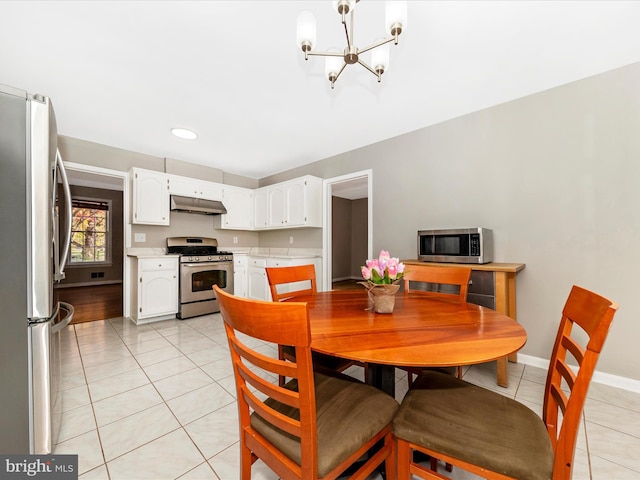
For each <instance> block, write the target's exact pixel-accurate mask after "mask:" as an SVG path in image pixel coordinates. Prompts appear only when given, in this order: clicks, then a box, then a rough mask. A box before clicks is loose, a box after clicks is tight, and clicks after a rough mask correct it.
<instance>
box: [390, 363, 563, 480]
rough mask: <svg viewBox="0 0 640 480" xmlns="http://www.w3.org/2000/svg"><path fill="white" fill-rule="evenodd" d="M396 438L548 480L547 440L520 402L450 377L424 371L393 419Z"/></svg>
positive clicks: (549, 449) (532, 414) (549, 453)
mask: <svg viewBox="0 0 640 480" xmlns="http://www.w3.org/2000/svg"><path fill="white" fill-rule="evenodd" d="M393 433H394V434H395V435H396V437H398V438H401V439H403V440H407V441H409V442H412V443H415V444H416V445H421V446H424V447H426V448H429V449H432V450H434V451H436V452H441V453H444V454H446V455H451V456H452V457H455V458H459V459H461V460H464V461H466V462H469V463H472V464H475V465H479V466H481V467H484V468H487V469H489V470H492V471H495V472H498V473H502V474H504V475H509V476H511V477H514V478H518V479H522V480H525V479H530V480H534V479H535V480H543V479H544V480H548V479H551V476H552V473H553V460H554V454H553V450H552V447H551V441H550V439H549V435H548V433H547V429H546V427H545V426H544V424H543V422H542V420H541V419H540V417H539V416H538V415H537V414H536V413H535V412H533V411H532V410H530V409H529V408H527V407H526V406H524V405H523V404H521V403H519V402H517V401H515V400H513V399H511V398H508V397H505V396H503V395H500V394H499V393H495V392H492V391H490V390H487V389H484V388H481V387H478V386H476V385H473V384H470V383H468V382H465V381H463V380H459V379H456V378H454V377H452V376H451V375H445V374H442V373H439V372H434V371H426V372H424V374H423V375H421V376H420V377H419V378H418V379H417V380H416V381H415V382H414V383H413V386H412V387H411V389H410V390H409V392H408V393H407V395H406V396H405V398H404V399H403V401H402V405H401V406H400V409H399V410H398V413H397V415H396V417H395V419H394V421H393Z"/></svg>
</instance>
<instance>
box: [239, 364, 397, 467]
mask: <svg viewBox="0 0 640 480" xmlns="http://www.w3.org/2000/svg"><path fill="white" fill-rule="evenodd" d="M314 381H315V389H316V412H317V430H318V475H319V476H320V477H324V476H325V475H326V474H327V473H328V472H330V471H331V470H333V469H334V468H335V467H336V466H337V465H338V464H339V463H340V462H342V461H343V460H344V459H346V458H347V457H348V456H349V455H351V454H352V453H353V452H355V451H356V450H358V448H360V447H361V446H362V445H363V444H364V443H366V442H367V441H368V440H370V439H371V438H372V437H373V436H374V435H375V434H377V433H378V432H379V431H380V430H382V429H383V428H384V427H385V426H386V425H388V424H390V423H391V421H392V420H393V416H394V415H395V413H396V411H397V410H398V402H396V400H395V399H394V398H392V397H391V396H389V395H387V394H386V393H384V392H382V391H380V390H378V389H377V388H374V387H372V386H370V385H366V384H364V383H362V382H359V381H358V380H355V379H353V378H351V377H347V376H346V375H342V374H339V373H336V374H330V375H325V374H321V373H315V374H314ZM287 388H291V389H293V390H296V389H297V381H296V380H292V381H290V382H288V383H287ZM266 403H268V404H269V405H270V406H271V407H272V408H274V409H276V410H278V411H279V412H281V413H284V414H285V415H288V416H289V417H291V418H296V419H299V418H300V415H299V411H298V410H297V409H295V408H292V407H289V406H288V405H283V404H282V403H280V402H278V401H276V400H273V399H268V400H267V402H266ZM251 426H252V427H253V428H254V429H255V430H256V431H258V432H259V433H260V434H261V435H262V436H263V437H265V438H266V439H267V440H269V441H270V442H271V443H273V444H274V445H275V446H276V447H277V448H278V449H279V450H280V451H282V452H283V453H284V454H285V455H287V456H288V457H289V458H290V459H291V460H293V461H294V462H296V463H297V464H298V465H300V462H301V452H300V439H299V438H298V437H295V436H292V435H289V434H288V433H286V432H283V431H282V430H280V429H278V428H276V427H274V426H272V425H271V424H269V423H267V422H265V421H264V420H263V419H262V418H261V417H260V416H259V415H257V414H256V413H253V414H252V415H251Z"/></svg>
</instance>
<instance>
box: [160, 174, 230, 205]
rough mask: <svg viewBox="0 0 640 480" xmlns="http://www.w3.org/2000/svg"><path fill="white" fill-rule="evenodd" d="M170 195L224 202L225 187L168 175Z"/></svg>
mask: <svg viewBox="0 0 640 480" xmlns="http://www.w3.org/2000/svg"><path fill="white" fill-rule="evenodd" d="M167 177H168V179H169V193H170V194H171V195H180V196H182V197H191V198H204V199H206V200H222V190H223V185H222V184H221V183H215V182H207V181H206V180H197V179H195V178H189V177H182V176H180V175H172V174H168V175H167Z"/></svg>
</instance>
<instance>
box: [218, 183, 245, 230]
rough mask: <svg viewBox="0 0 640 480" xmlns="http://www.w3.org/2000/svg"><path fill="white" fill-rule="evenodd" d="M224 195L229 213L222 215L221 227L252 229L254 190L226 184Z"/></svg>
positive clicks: (223, 201)
mask: <svg viewBox="0 0 640 480" xmlns="http://www.w3.org/2000/svg"><path fill="white" fill-rule="evenodd" d="M222 195H223V196H222V203H223V204H224V206H225V208H226V209H227V213H226V214H225V215H222V216H221V221H220V227H221V228H228V229H236V230H250V229H251V227H252V223H253V222H252V220H253V190H251V189H249V188H240V187H231V186H228V185H225V186H224V191H223V193H222Z"/></svg>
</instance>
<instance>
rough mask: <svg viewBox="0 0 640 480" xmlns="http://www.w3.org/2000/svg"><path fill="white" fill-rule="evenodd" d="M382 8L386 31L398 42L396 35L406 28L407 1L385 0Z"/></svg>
mask: <svg viewBox="0 0 640 480" xmlns="http://www.w3.org/2000/svg"><path fill="white" fill-rule="evenodd" d="M384 9H385V26H386V28H387V32H389V33H390V34H391V36H393V37H395V41H396V43H398V35H400V34H401V33H402V32H403V31H404V30H405V29H406V28H407V2H406V1H387V2H385V6H384Z"/></svg>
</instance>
